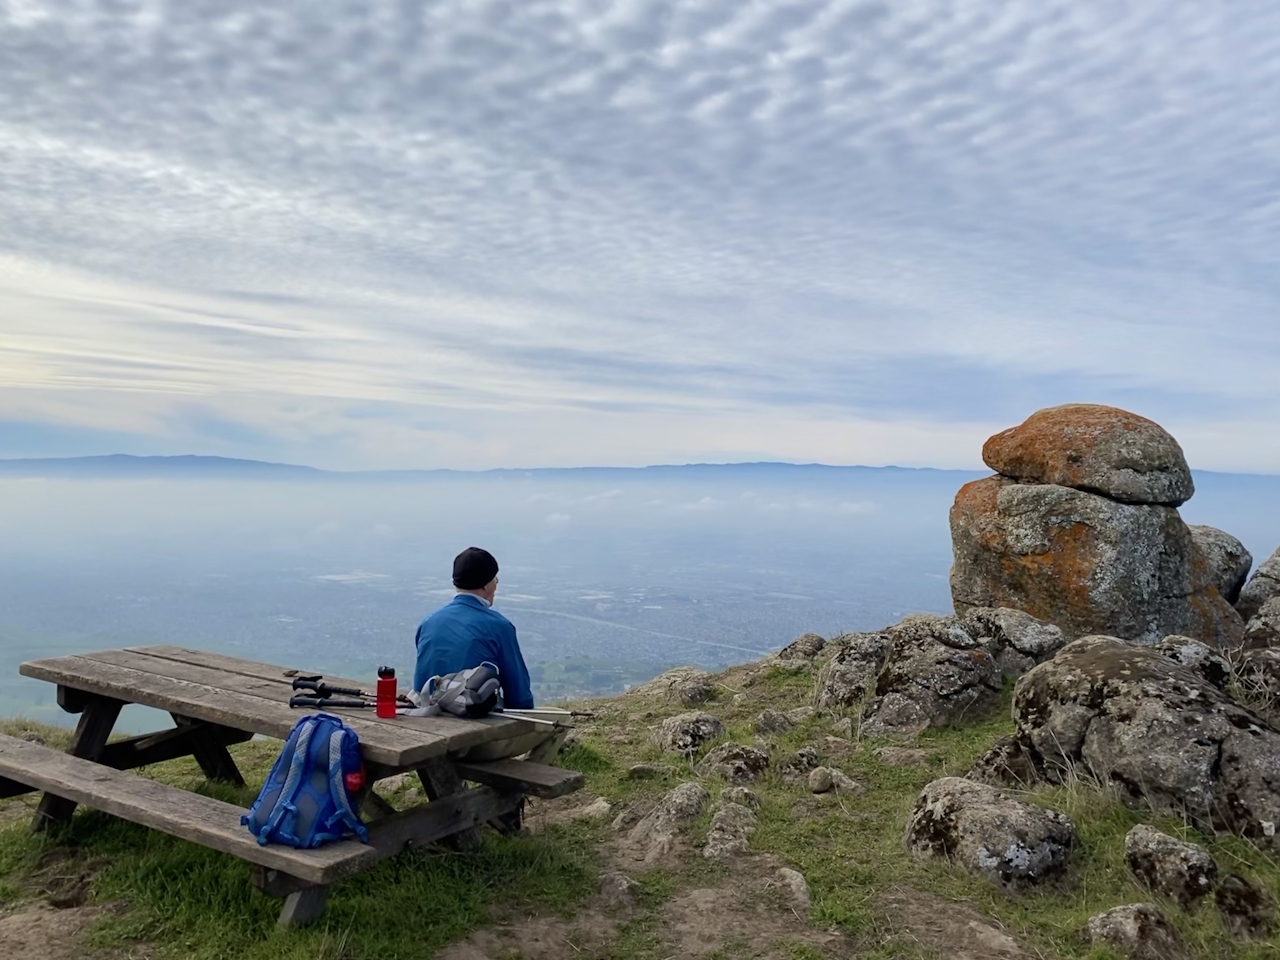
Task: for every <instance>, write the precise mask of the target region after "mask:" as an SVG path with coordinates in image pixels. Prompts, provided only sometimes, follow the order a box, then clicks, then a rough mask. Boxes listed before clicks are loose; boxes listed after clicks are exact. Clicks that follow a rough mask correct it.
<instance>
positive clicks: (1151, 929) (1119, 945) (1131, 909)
mask: <svg viewBox="0 0 1280 960" xmlns="http://www.w3.org/2000/svg"><path fill="white" fill-rule="evenodd" d="M1088 929H1089V939H1090V941H1092V943H1093V945H1094V946H1095V947H1110V948H1111V949H1112V950H1115V951H1118V952H1119V953H1120V955H1121V956H1124V957H1128V958H1129V960H1176V958H1178V957H1182V956H1184V955H1185V949H1184V947H1183V943H1182V938H1181V937H1179V936H1178V931H1177V930H1176V929H1174V926H1173V924H1171V923H1170V922H1169V921H1168V920H1166V919H1165V918H1164V914H1162V913H1161V912H1160V911H1159V910H1158V909H1157V908H1156V907H1155V905H1154V904H1150V903H1130V904H1126V905H1125V906H1123V907H1113V908H1112V909H1110V910H1107V911H1105V912H1103V913H1099V914H1096V915H1094V916H1092V917H1090V918H1089V927H1088Z"/></svg>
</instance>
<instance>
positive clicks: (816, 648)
mask: <svg viewBox="0 0 1280 960" xmlns="http://www.w3.org/2000/svg"><path fill="white" fill-rule="evenodd" d="M826 645H827V641H826V640H824V639H823V638H822V637H820V636H818V635H817V634H816V633H803V634H801V635H800V636H798V637H796V638H795V639H794V640H792V641H791V642H790V643H789V644H787V645H786V646H785V647H783V648H782V649H781V650H779V651H778V659H779V660H812V659H813V658H814V657H816V656H817V655H818V654H820V653H821V652H822V648H823V647H825V646H826Z"/></svg>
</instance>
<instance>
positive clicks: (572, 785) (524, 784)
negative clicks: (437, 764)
mask: <svg viewBox="0 0 1280 960" xmlns="http://www.w3.org/2000/svg"><path fill="white" fill-rule="evenodd" d="M453 768H454V769H455V770H457V771H458V775H459V776H460V777H462V778H463V779H464V780H471V781H473V782H474V783H483V784H487V785H488V786H491V787H496V788H497V789H499V790H504V791H509V792H512V793H527V794H530V795H532V796H535V797H545V798H548V799H550V798H554V797H563V796H564V795H565V794H568V793H573V792H574V791H575V790H579V789H581V788H582V785H583V779H582V774H580V773H578V771H576V770H565V769H563V768H561V767H549V766H546V765H545V764H541V763H533V762H531V761H529V760H487V761H484V762H481V763H471V762H469V761H465V760H463V761H458V762H456V763H454V764H453Z"/></svg>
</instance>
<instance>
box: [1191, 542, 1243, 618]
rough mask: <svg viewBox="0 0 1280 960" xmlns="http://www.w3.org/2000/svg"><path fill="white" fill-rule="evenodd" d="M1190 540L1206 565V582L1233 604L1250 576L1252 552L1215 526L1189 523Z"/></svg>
mask: <svg viewBox="0 0 1280 960" xmlns="http://www.w3.org/2000/svg"><path fill="white" fill-rule="evenodd" d="M1187 529H1188V530H1190V531H1191V541H1192V543H1194V544H1195V545H1196V548H1197V549H1198V550H1199V551H1200V553H1201V554H1202V555H1203V556H1204V558H1205V560H1206V561H1207V562H1208V564H1209V581H1210V583H1212V584H1213V585H1214V586H1215V587H1217V588H1218V593H1220V594H1222V599H1224V600H1226V601H1227V603H1235V602H1236V601H1237V600H1239V599H1240V591H1241V590H1242V589H1243V588H1244V585H1245V581H1247V580H1248V579H1249V571H1250V569H1252V567H1253V555H1252V554H1251V553H1249V551H1248V550H1246V549H1245V546H1244V544H1243V543H1241V542H1240V541H1239V540H1237V539H1236V538H1235V537H1233V536H1232V535H1231V534H1229V533H1227V532H1225V531H1223V530H1219V529H1218V528H1217V527H1205V526H1190V527H1188V528H1187Z"/></svg>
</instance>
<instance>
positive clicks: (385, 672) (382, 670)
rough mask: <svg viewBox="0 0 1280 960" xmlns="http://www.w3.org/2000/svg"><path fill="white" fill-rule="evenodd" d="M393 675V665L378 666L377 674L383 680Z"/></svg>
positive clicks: (394, 672) (394, 671) (394, 673)
mask: <svg viewBox="0 0 1280 960" xmlns="http://www.w3.org/2000/svg"><path fill="white" fill-rule="evenodd" d="M395 675H396V668H395V667H379V668H378V676H379V677H380V678H382V679H383V680H390V679H391V678H392V677H394V676H395Z"/></svg>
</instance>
